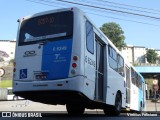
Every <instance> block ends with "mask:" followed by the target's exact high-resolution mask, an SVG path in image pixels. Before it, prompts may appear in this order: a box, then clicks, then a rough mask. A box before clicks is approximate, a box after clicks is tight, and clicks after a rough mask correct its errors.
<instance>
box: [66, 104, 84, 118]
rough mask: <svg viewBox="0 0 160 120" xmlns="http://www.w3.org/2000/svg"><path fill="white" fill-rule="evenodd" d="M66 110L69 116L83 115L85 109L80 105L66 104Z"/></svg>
mask: <svg viewBox="0 0 160 120" xmlns="http://www.w3.org/2000/svg"><path fill="white" fill-rule="evenodd" d="M66 109H67V112H68V114H69V115H83V113H84V110H85V107H84V105H81V104H80V103H77V104H71V103H69V104H66Z"/></svg>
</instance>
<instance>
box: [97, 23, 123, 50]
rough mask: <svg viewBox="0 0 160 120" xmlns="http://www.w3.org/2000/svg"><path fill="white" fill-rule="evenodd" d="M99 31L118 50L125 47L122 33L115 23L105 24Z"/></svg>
mask: <svg viewBox="0 0 160 120" xmlns="http://www.w3.org/2000/svg"><path fill="white" fill-rule="evenodd" d="M100 29H101V30H102V32H103V33H104V34H105V35H106V36H107V37H108V38H109V39H110V40H111V41H112V43H113V44H114V45H115V46H116V47H117V48H118V49H119V50H121V49H122V48H124V47H126V43H125V42H124V40H125V36H124V35H123V34H124V32H123V30H122V28H121V27H120V25H119V24H117V23H115V22H110V23H105V24H103V25H102V27H100Z"/></svg>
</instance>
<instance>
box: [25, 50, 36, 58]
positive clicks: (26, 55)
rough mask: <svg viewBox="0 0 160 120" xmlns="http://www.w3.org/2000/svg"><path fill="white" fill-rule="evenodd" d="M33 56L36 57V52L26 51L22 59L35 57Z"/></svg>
mask: <svg viewBox="0 0 160 120" xmlns="http://www.w3.org/2000/svg"><path fill="white" fill-rule="evenodd" d="M35 55H36V52H35V51H34V50H32V51H26V52H25V53H24V57H28V56H35Z"/></svg>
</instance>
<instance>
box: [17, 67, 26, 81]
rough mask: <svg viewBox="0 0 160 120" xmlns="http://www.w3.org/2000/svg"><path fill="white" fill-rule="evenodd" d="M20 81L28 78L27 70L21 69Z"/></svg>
mask: <svg viewBox="0 0 160 120" xmlns="http://www.w3.org/2000/svg"><path fill="white" fill-rule="evenodd" d="M19 78H20V79H25V78H27V69H21V70H20V76H19Z"/></svg>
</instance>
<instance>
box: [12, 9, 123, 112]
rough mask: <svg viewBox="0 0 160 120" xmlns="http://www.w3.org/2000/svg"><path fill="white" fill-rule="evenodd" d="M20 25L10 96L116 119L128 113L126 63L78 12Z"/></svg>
mask: <svg viewBox="0 0 160 120" xmlns="http://www.w3.org/2000/svg"><path fill="white" fill-rule="evenodd" d="M18 22H19V28H18V35H17V44H16V53H15V54H16V55H15V66H14V79H13V92H14V94H16V95H18V96H21V97H23V98H26V99H29V100H32V101H36V102H41V103H46V104H55V105H56V104H61V105H66V108H67V111H68V113H69V114H83V113H84V110H85V108H89V109H97V108H99V109H103V110H104V113H105V114H106V115H119V114H120V112H121V108H122V109H123V108H124V109H125V108H126V77H125V63H124V59H123V57H122V55H121V53H120V52H119V50H118V49H117V48H116V47H115V46H114V45H113V44H112V43H111V42H110V40H109V39H108V38H107V37H106V36H105V35H104V34H103V33H102V32H101V31H100V30H99V29H98V28H97V27H96V26H95V25H94V24H93V22H92V21H91V20H90V19H89V18H88V17H87V16H86V15H85V14H84V13H83V12H82V11H80V10H79V9H78V8H66V9H58V10H52V11H47V12H41V13H38V14H34V15H32V16H28V17H24V18H22V19H20V20H18Z"/></svg>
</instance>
